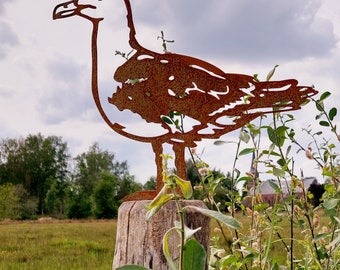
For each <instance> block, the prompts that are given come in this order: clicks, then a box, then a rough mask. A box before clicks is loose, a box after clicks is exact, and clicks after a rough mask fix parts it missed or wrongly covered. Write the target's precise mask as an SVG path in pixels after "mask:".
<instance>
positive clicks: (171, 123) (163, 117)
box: [161, 116, 173, 125]
mask: <svg viewBox="0 0 340 270" xmlns="http://www.w3.org/2000/svg"><path fill="white" fill-rule="evenodd" d="M161 119H162V120H163V121H164V122H165V123H167V124H169V125H173V121H172V120H171V119H170V118H169V117H167V116H162V118H161Z"/></svg>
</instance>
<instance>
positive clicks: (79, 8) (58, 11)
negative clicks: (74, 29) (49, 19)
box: [53, 0, 102, 21]
mask: <svg viewBox="0 0 340 270" xmlns="http://www.w3.org/2000/svg"><path fill="white" fill-rule="evenodd" d="M99 1H101V0H99ZM78 2H79V0H71V1H67V2H64V3H61V4H59V5H57V6H56V7H55V8H54V10H53V20H57V19H63V18H68V17H72V16H75V15H78V16H81V17H84V18H86V19H88V20H90V21H92V20H102V18H93V17H91V16H89V15H87V14H85V13H83V10H85V9H96V8H97V7H96V6H94V5H84V4H79V3H78Z"/></svg>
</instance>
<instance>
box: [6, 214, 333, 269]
mask: <svg viewBox="0 0 340 270" xmlns="http://www.w3.org/2000/svg"><path fill="white" fill-rule="evenodd" d="M320 217H321V225H322V224H327V222H328V221H329V220H328V218H327V217H325V216H323V215H321V214H320ZM236 219H237V220H239V221H240V222H241V223H242V228H241V230H240V231H239V233H240V236H242V235H243V234H247V232H248V231H249V228H250V218H249V217H247V216H245V215H243V214H242V213H237V215H236ZM216 227H217V224H216V222H214V221H212V223H211V237H212V238H214V237H215V238H219V239H220V241H218V245H219V246H221V247H224V248H227V247H228V246H230V244H231V243H232V237H233V235H234V234H233V231H231V230H228V229H227V228H224V231H225V233H226V235H227V238H228V243H225V242H223V240H222V237H221V234H220V233H219V232H216V231H215V230H214V228H216ZM116 229H117V221H116V220H82V221H77V220H73V221H70V220H63V221H56V220H50V221H49V220H47V221H43V222H39V221H35V222H29V221H27V222H15V221H14V222H13V221H10V222H0V270H37V269H39V270H52V269H53V270H55V269H57V270H64V269H65V270H66V269H67V270H78V269H79V270H80V269H81V270H89V269H91V270H93V269H96V270H102V269H106V270H108V269H111V265H112V260H113V255H114V245H115V241H116ZM278 230H279V232H280V234H281V236H282V237H283V238H284V239H285V241H287V243H289V233H290V223H289V220H288V218H285V219H283V220H282V222H280V225H279V227H278ZM294 231H295V232H294V236H295V237H294V238H295V239H296V241H295V247H294V255H295V256H296V257H300V256H303V255H304V252H305V250H304V249H303V246H302V245H301V244H299V240H302V239H304V234H303V233H302V232H301V230H300V228H299V226H298V225H294ZM264 237H266V235H264ZM275 240H278V238H277V237H276V236H275ZM271 255H272V256H274V257H277V258H279V257H280V258H281V259H282V260H285V258H286V256H287V253H286V252H285V250H284V246H283V245H282V243H281V242H280V241H276V242H274V243H273V246H272V248H271Z"/></svg>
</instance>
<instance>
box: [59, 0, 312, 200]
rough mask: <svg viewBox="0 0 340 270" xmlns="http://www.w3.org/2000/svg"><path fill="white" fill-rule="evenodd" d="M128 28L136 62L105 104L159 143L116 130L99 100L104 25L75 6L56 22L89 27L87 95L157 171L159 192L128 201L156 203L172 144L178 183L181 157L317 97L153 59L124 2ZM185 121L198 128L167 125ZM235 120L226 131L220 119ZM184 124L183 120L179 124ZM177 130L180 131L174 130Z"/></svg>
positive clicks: (285, 85)
mask: <svg viewBox="0 0 340 270" xmlns="http://www.w3.org/2000/svg"><path fill="white" fill-rule="evenodd" d="M124 2H125V6H126V9H127V25H128V27H129V30H130V34H129V44H130V46H131V48H132V49H134V51H135V52H134V54H133V56H132V57H131V58H130V59H128V60H127V61H126V62H125V63H124V64H123V65H122V66H120V67H118V69H117V70H116V71H115V73H114V79H115V80H116V81H117V82H118V83H120V86H118V87H117V91H116V92H115V93H113V95H112V97H109V98H108V102H109V103H111V104H112V105H114V106H116V107H117V108H118V109H119V110H120V111H123V110H130V111H132V112H133V113H136V114H139V115H140V116H141V117H142V118H143V119H144V120H145V121H146V122H148V123H151V122H152V123H158V124H159V125H161V127H162V128H163V129H164V132H163V134H161V135H159V136H153V137H147V136H140V135H138V134H131V133H128V132H127V131H126V130H125V127H124V126H123V125H121V124H119V123H113V122H112V121H111V120H110V119H109V118H108V116H107V114H106V112H105V111H104V110H103V107H102V104H101V101H100V99H99V92H98V91H99V89H98V77H97V75H98V74H97V72H98V71H97V67H98V61H97V34H98V28H99V24H100V22H101V21H102V20H103V18H94V17H91V16H89V15H87V14H86V11H87V10H88V9H95V8H96V7H95V6H93V5H84V4H79V3H78V0H73V1H67V2H65V3H62V4H59V5H57V6H56V7H55V9H54V11H53V19H63V18H67V17H72V16H79V17H82V18H84V19H87V20H89V21H90V22H91V23H92V26H93V29H92V94H93V98H94V101H95V103H96V105H97V108H98V110H99V112H100V114H101V116H102V117H103V119H104V120H105V122H106V123H107V124H108V125H109V126H110V127H111V128H112V129H113V130H114V131H115V132H117V133H119V134H121V135H123V136H126V137H128V138H130V139H133V140H137V141H141V142H148V143H151V145H152V147H153V151H154V153H155V160H156V166H157V190H155V191H143V192H139V193H135V194H133V195H130V196H129V197H128V198H127V200H141V199H143V200H147V199H153V198H154V197H155V195H156V194H157V193H158V192H159V191H160V190H161V188H162V186H163V182H162V157H161V154H162V151H163V144H164V143H169V144H172V146H173V150H174V152H175V166H176V170H177V174H178V176H179V177H181V178H183V179H185V178H186V167H185V157H184V151H185V148H186V147H194V146H195V145H196V144H195V142H197V141H200V140H201V139H203V138H210V139H216V138H219V137H220V136H221V135H223V134H225V133H228V132H230V131H232V130H235V129H238V128H240V127H242V126H243V125H245V124H246V123H248V122H250V121H252V120H253V119H255V118H257V117H259V116H261V115H263V114H265V113H271V112H273V110H275V111H290V110H297V109H300V105H301V104H302V103H304V102H306V100H307V99H308V98H309V97H311V96H313V95H315V94H316V93H317V91H315V90H314V89H313V88H312V87H307V86H298V85H297V84H298V82H297V81H296V80H294V79H289V80H283V81H265V82H259V81H256V80H254V77H253V76H249V75H243V74H232V73H225V72H223V71H222V70H221V69H219V68H218V67H216V66H214V65H212V64H210V63H207V62H205V61H203V60H200V59H197V58H193V57H190V56H186V55H179V54H174V53H156V52H153V51H150V50H148V49H146V48H144V47H142V46H141V45H140V44H139V43H138V41H137V40H136V31H135V27H134V23H133V19H132V10H131V4H130V1H129V0H124ZM176 116H179V117H181V116H182V117H183V116H185V117H187V118H191V119H194V120H196V121H195V124H194V125H193V126H192V127H191V129H190V130H183V129H181V128H179V129H173V125H172V122H171V119H174V117H176ZM226 118H229V119H232V121H231V123H228V124H226V123H225V119H226ZM180 119H181V118H180ZM179 126H180V124H179Z"/></svg>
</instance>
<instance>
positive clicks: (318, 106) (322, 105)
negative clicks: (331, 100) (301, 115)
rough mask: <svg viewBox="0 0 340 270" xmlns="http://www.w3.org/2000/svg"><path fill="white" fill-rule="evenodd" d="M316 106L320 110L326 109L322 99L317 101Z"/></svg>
mask: <svg viewBox="0 0 340 270" xmlns="http://www.w3.org/2000/svg"><path fill="white" fill-rule="evenodd" d="M315 106H316V108H317V110H318V111H320V112H323V111H324V104H323V102H322V101H317V102H316V103H315Z"/></svg>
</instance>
